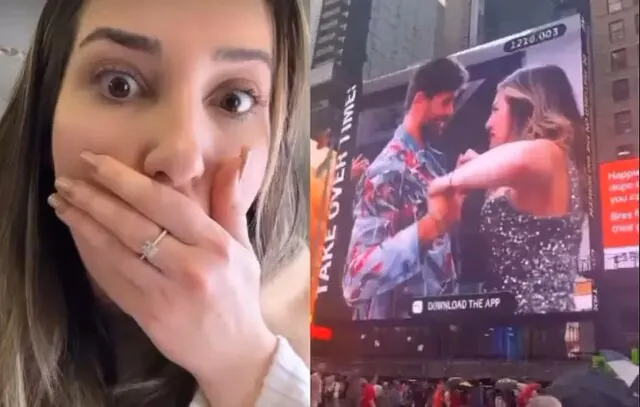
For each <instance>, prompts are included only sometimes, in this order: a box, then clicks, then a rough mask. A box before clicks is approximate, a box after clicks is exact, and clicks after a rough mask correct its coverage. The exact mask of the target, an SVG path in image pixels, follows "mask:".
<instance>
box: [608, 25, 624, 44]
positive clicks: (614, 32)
mask: <svg viewBox="0 0 640 407" xmlns="http://www.w3.org/2000/svg"><path fill="white" fill-rule="evenodd" d="M609 41H611V43H612V44H615V43H617V42H622V41H624V20H616V21H613V22H611V23H609Z"/></svg>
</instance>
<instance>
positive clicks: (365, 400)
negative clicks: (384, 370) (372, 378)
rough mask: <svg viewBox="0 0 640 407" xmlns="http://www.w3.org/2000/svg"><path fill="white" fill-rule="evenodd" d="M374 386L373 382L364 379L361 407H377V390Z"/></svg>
mask: <svg viewBox="0 0 640 407" xmlns="http://www.w3.org/2000/svg"><path fill="white" fill-rule="evenodd" d="M373 386H374V385H373V383H367V381H366V380H364V379H363V381H362V395H361V397H360V407H376V390H375V388H374V387H373Z"/></svg>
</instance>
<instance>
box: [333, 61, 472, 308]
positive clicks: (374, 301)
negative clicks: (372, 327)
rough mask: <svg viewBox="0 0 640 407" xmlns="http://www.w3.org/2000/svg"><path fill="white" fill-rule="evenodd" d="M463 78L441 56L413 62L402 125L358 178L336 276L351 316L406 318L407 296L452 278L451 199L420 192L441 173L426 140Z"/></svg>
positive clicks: (446, 114)
mask: <svg viewBox="0 0 640 407" xmlns="http://www.w3.org/2000/svg"><path fill="white" fill-rule="evenodd" d="M467 79H468V74H467V72H466V70H465V69H464V68H463V67H462V66H461V65H459V64H458V63H457V62H456V61H454V60H452V59H449V58H443V59H437V60H434V61H430V62H428V63H426V64H425V65H422V66H421V67H419V68H418V69H417V70H416V71H415V72H414V75H413V78H412V79H411V82H410V84H409V88H408V90H407V97H406V102H405V116H404V119H403V122H402V124H401V125H400V126H399V127H398V129H397V130H396V131H395V134H394V136H393V138H392V139H391V141H389V143H388V144H387V145H386V147H385V148H384V149H383V150H382V152H380V154H379V155H378V157H377V158H376V159H375V160H374V161H373V162H372V163H371V165H369V166H368V167H367V168H366V170H365V171H364V174H363V175H362V176H361V178H360V180H359V182H358V186H357V188H356V195H355V201H354V226H353V231H352V235H351V243H350V246H349V252H348V257H347V263H346V268H345V273H344V278H343V294H344V298H345V300H346V301H347V303H348V304H349V305H350V306H351V307H352V308H353V311H354V315H353V318H354V319H357V320H367V319H385V318H401V317H406V316H407V315H408V311H409V307H408V301H405V300H406V299H407V298H411V297H425V296H432V295H441V294H442V293H444V292H446V290H447V288H448V287H449V286H450V285H451V284H453V283H454V282H455V276H456V273H455V267H454V261H453V258H452V255H451V240H450V238H449V235H448V233H447V230H448V229H449V227H450V226H451V224H452V223H453V222H455V221H457V217H456V216H455V215H452V214H455V213H456V210H452V208H450V206H451V205H452V202H454V201H453V200H447V201H446V202H440V201H437V200H434V199H435V198H429V197H428V193H427V191H428V186H429V182H430V181H431V180H432V179H433V178H435V177H438V176H442V175H445V173H446V172H447V170H448V168H447V166H446V163H445V157H444V155H443V154H442V153H441V152H439V151H437V150H436V149H434V148H433V147H432V143H431V141H432V139H431V138H432V137H434V136H439V135H440V134H441V133H442V130H443V128H444V126H445V124H446V123H447V121H448V120H449V119H450V118H451V116H452V115H453V112H454V107H455V106H454V103H455V99H456V96H457V94H458V92H459V91H460V90H461V88H462V87H463V85H464V84H465V83H466V81H467ZM443 199H444V198H443ZM458 203H459V202H458ZM457 209H458V212H459V208H457ZM458 216H459V215H458Z"/></svg>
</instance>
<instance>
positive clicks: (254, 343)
mask: <svg viewBox="0 0 640 407" xmlns="http://www.w3.org/2000/svg"><path fill="white" fill-rule="evenodd" d="M277 343H278V339H277V337H276V336H275V334H273V333H272V332H271V331H269V329H268V328H267V327H266V326H265V327H264V328H262V329H260V332H258V333H257V334H254V335H251V342H250V344H248V346H245V347H243V348H242V349H240V352H237V353H235V356H236V357H234V358H232V359H227V358H226V357H225V356H224V355H221V356H223V357H224V358H225V359H226V360H229V363H224V364H223V365H219V364H216V366H215V368H214V369H212V371H211V372H208V373H206V374H204V375H200V376H196V377H195V379H196V381H197V382H198V385H199V386H200V389H201V390H202V392H203V393H204V395H205V396H206V398H207V401H208V402H209V404H210V405H214V406H238V407H245V406H246V407H253V406H254V405H255V403H256V401H257V399H258V397H259V395H260V392H261V390H262V386H263V382H264V378H265V377H266V376H267V373H268V372H269V368H270V366H271V363H272V361H273V357H274V354H275V352H276V350H277ZM238 346H240V345H238ZM213 358H215V356H213ZM214 363H215V361H214Z"/></svg>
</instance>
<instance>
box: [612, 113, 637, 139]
mask: <svg viewBox="0 0 640 407" xmlns="http://www.w3.org/2000/svg"><path fill="white" fill-rule="evenodd" d="M613 121H614V128H615V132H616V134H628V133H631V130H632V127H633V123H632V122H631V111H630V110H624V111H622V112H618V113H616V114H615V115H614V116H613Z"/></svg>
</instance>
